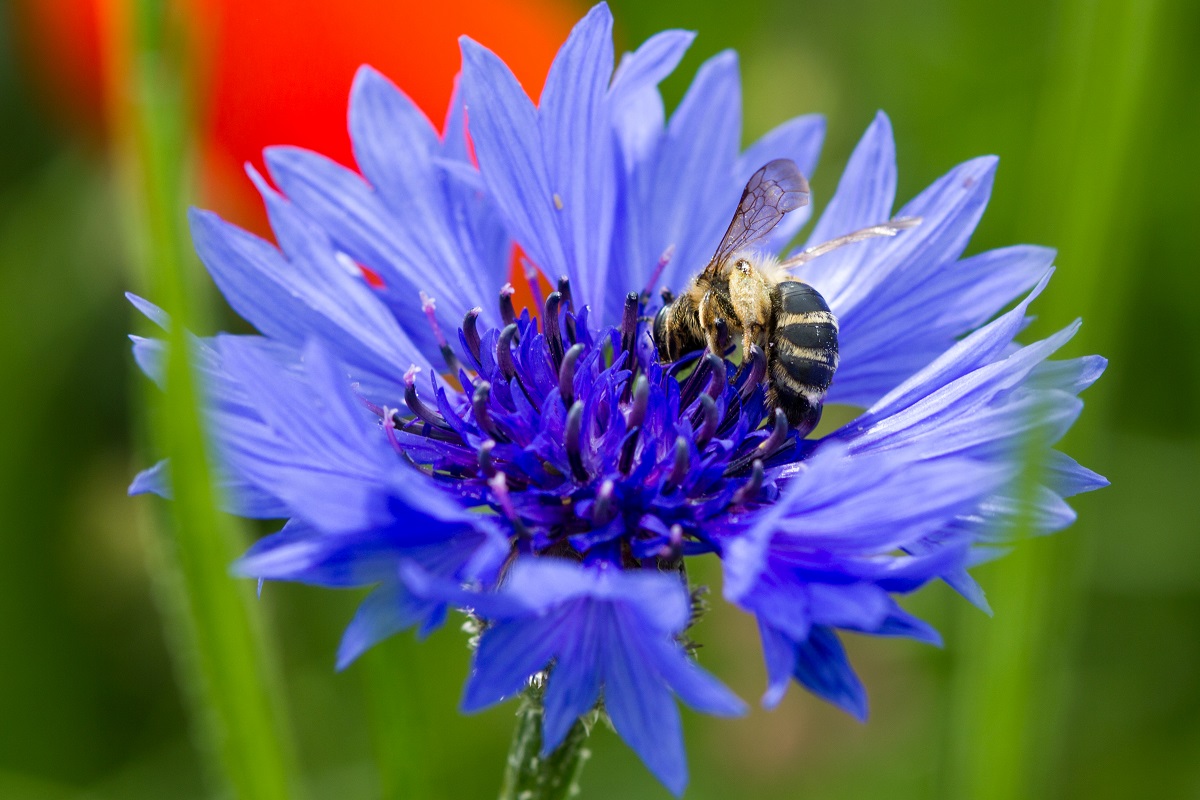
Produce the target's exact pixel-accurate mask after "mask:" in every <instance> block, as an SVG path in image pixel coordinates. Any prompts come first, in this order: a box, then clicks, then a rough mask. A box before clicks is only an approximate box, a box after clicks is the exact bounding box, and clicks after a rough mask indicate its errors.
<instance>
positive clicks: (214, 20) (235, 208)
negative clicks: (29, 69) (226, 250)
mask: <svg viewBox="0 0 1200 800" xmlns="http://www.w3.org/2000/svg"><path fill="white" fill-rule="evenodd" d="M127 5H128V0H16V3H15V10H16V11H17V14H16V16H15V19H16V21H17V25H18V30H19V34H18V36H17V37H16V38H17V40H18V41H20V42H21V43H22V45H23V49H24V50H25V55H26V57H27V59H28V60H29V61H30V62H31V63H32V65H33V67H34V74H35V77H36V79H37V80H38V81H39V83H40V87H39V88H41V89H43V90H45V93H46V94H47V95H48V96H49V97H51V98H52V99H53V100H54V102H55V105H56V106H57V107H58V108H59V110H60V111H61V112H62V113H64V115H65V116H66V117H67V118H68V119H69V120H71V121H72V122H75V123H80V124H81V126H82V127H83V128H84V129H86V130H89V131H91V132H100V133H102V132H103V130H104V127H105V126H104V115H105V107H106V99H105V85H106V77H105V73H106V72H107V71H108V70H110V69H112V64H113V63H114V59H113V57H112V54H111V53H108V52H107V49H108V48H106V40H109V39H111V38H112V37H111V36H107V35H106V34H105V33H104V32H105V31H110V30H112V27H113V25H112V19H113V17H114V15H116V14H119V13H122V11H124V10H126V9H125V7H126V6H127ZM175 5H176V8H177V11H178V12H179V13H181V14H182V15H183V16H184V19H185V20H186V21H187V27H188V33H189V34H190V35H191V37H192V42H191V45H192V48H193V52H194V53H195V56H196V58H195V67H196V74H197V77H198V79H199V81H200V84H201V85H200V87H199V88H200V94H201V97H202V102H201V105H200V108H199V112H200V113H199V119H200V128H201V130H200V131H199V134H200V137H201V142H202V151H203V156H204V165H203V170H202V178H203V180H202V186H203V190H204V195H205V196H204V203H205V204H206V205H209V206H211V207H214V208H216V209H217V210H218V211H220V212H221V213H222V214H224V215H226V216H228V217H230V218H232V219H233V220H235V221H237V222H239V223H240V224H243V225H247V226H249V227H251V228H254V229H256V230H259V231H263V230H264V228H265V220H264V219H263V216H262V211H261V210H260V209H261V206H260V203H259V202H258V199H257V197H256V196H255V194H254V193H253V190H252V189H251V188H250V184H249V182H248V181H247V180H246V178H245V176H244V174H243V172H242V165H243V164H244V163H245V162H247V161H249V162H251V163H253V164H255V165H258V166H260V167H261V165H262V157H261V154H262V149H263V148H264V147H266V146H268V145H272V144H280V143H286V144H295V145H299V146H302V147H307V148H310V149H312V150H316V151H318V152H321V153H324V154H326V155H328V156H330V157H331V158H334V159H336V160H338V161H340V162H342V163H344V164H352V163H353V162H352V159H351V151H350V140H349V137H348V135H347V132H346V100H347V97H348V96H349V91H350V84H351V81H352V79H353V77H354V72H355V70H356V69H357V68H358V67H359V65H360V64H364V63H369V64H372V65H373V66H375V67H376V68H377V69H379V70H380V71H381V72H382V73H384V74H385V75H387V76H388V77H390V78H391V79H392V80H394V81H395V82H396V83H397V84H398V85H400V86H401V87H402V88H403V89H404V91H405V92H406V93H407V94H408V95H409V96H410V97H411V98H412V99H413V100H414V101H415V102H416V103H417V105H419V106H420V107H421V108H422V109H424V110H425V112H426V113H427V114H428V115H429V116H430V118H431V119H433V120H434V122H435V123H437V124H438V125H439V127H440V123H441V120H442V116H443V114H444V113H445V109H446V105H447V103H448V101H449V98H450V92H451V88H452V85H453V77H454V74H455V73H456V72H457V71H458V67H459V54H458V36H459V35H460V34H463V33H465V34H467V35H469V36H471V37H472V38H474V39H477V40H478V41H480V42H482V43H483V44H485V45H487V46H488V47H490V48H492V49H493V50H495V51H496V52H497V53H498V54H499V55H500V56H501V57H502V58H503V59H504V60H505V62H506V63H508V65H509V66H510V67H512V69H513V71H514V72H515V73H516V75H517V77H518V78H519V79H520V80H521V82H522V84H523V85H524V86H525V87H526V88H527V89H528V90H529V91H530V93H531V94H533V95H534V96H535V97H536V93H537V92H538V91H539V90H540V87H541V84H542V81H543V79H544V78H545V75H546V71H547V69H548V68H549V66H550V62H551V60H552V59H553V57H554V53H555V52H556V50H557V48H558V46H559V44H561V42H562V41H563V39H564V38H565V37H566V34H567V32H568V31H569V30H570V27H571V24H572V23H573V22H574V20H575V17H576V16H577V9H576V7H575V4H574V3H570V2H565V1H559V0H453V1H452V2H442V3H413V2H396V0H357V1H356V2H354V3H332V2H329V0H254V2H240V1H239V0H175Z"/></svg>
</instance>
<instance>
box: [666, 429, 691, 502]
mask: <svg viewBox="0 0 1200 800" xmlns="http://www.w3.org/2000/svg"><path fill="white" fill-rule="evenodd" d="M691 464H692V459H691V454H690V453H689V452H688V443H687V439H684V438H683V437H682V436H678V437H676V439H675V458H674V460H673V461H672V463H671V472H670V474H668V475H667V480H666V484H665V485H664V486H663V491H670V490H671V489H674V488H676V487H679V486H682V485H683V482H684V480H686V479H687V475H688V468H689V467H690V466H691Z"/></svg>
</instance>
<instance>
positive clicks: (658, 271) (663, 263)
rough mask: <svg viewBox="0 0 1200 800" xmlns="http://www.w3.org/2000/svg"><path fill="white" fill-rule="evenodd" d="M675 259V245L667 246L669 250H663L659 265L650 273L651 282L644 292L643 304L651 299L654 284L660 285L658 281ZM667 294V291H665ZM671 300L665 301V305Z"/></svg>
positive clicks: (648, 282) (647, 284)
mask: <svg viewBox="0 0 1200 800" xmlns="http://www.w3.org/2000/svg"><path fill="white" fill-rule="evenodd" d="M674 257H675V245H673V244H670V245H667V249H666V250H663V254H662V255H661V256H659V257H658V263H657V264H655V265H654V272H652V273H650V280H649V281H647V282H646V288H645V289H643V290H642V298H643V302H645V301H646V300H649V299H650V293H651V292H653V291H654V284H656V283H658V279H659V278H661V277H662V274H663V270H664V269H666V268H667V264H670V263H671V259H672V258H674ZM663 291H664V292H666V291H667V290H666V289H663ZM669 302H671V301H670V300H667V299H665V298H664V299H663V303H664V304H666V303H669Z"/></svg>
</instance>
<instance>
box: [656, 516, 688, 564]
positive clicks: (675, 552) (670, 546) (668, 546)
mask: <svg viewBox="0 0 1200 800" xmlns="http://www.w3.org/2000/svg"><path fill="white" fill-rule="evenodd" d="M682 547H683V526H682V525H680V524H679V523H678V522H676V523H675V524H674V525H672V526H671V529H670V531H668V532H667V541H665V542H663V544H662V546H660V547H659V548H658V552H657V553H656V555H657V556H658V557H659V558H661V559H663V560H664V561H667V560H672V559H675V558H678V557H679V551H680V548H682Z"/></svg>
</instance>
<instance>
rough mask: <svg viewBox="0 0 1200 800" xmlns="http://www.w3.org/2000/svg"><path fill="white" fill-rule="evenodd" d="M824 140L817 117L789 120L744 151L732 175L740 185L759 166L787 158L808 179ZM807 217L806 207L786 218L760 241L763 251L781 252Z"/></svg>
mask: <svg viewBox="0 0 1200 800" xmlns="http://www.w3.org/2000/svg"><path fill="white" fill-rule="evenodd" d="M824 139H825V118H824V117H822V116H820V115H819V114H810V115H808V116H804V117H796V118H794V119H790V120H788V121H787V122H785V123H783V124H782V125H779V126H778V127H776V128H774V129H773V130H770V131H768V132H767V133H766V134H764V135H763V137H762V138H760V139H759V140H758V141H757V142H755V143H754V144H752V145H750V146H749V147H748V148H746V151H745V152H744V153H742V155H741V156H740V157H739V158H738V163H737V167H736V168H735V170H736V174H737V175H738V176H744V180H743V183H744V182H745V179H749V177H750V176H751V175H753V174H754V173H755V171H757V170H758V169H759V168H760V167H762V165H763V164H766V163H767V162H769V161H771V160H773V159H776V158H790V159H791V160H793V161H795V162H796V166H797V167H799V168H800V172H801V173H803V174H804V175H807V176H811V175H812V174H813V172H814V171H816V168H817V159H818V158H819V157H820V155H821V143H822V142H823V141H824ZM811 214H812V206H811V205H807V206H804V207H803V208H798V209H796V210H795V211H793V212H791V213H790V214H788V215H786V216H785V217H784V218H783V220H782V221H781V222H780V223H779V224H778V225H776V226H775V230H773V231H771V233H770V235H769V236H768V237H767V238H766V239H765V240H764V241H763V244H762V247H763V249H764V250H766V251H768V252H773V253H774V252H779V251H781V250H783V248H784V247H785V246H786V245H787V244H788V242H790V241H791V240H792V239H793V238H794V237H795V235H796V234H797V233H799V231H800V229H801V228H803V227H804V223H806V222H808V218H809V216H810V215H811Z"/></svg>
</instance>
